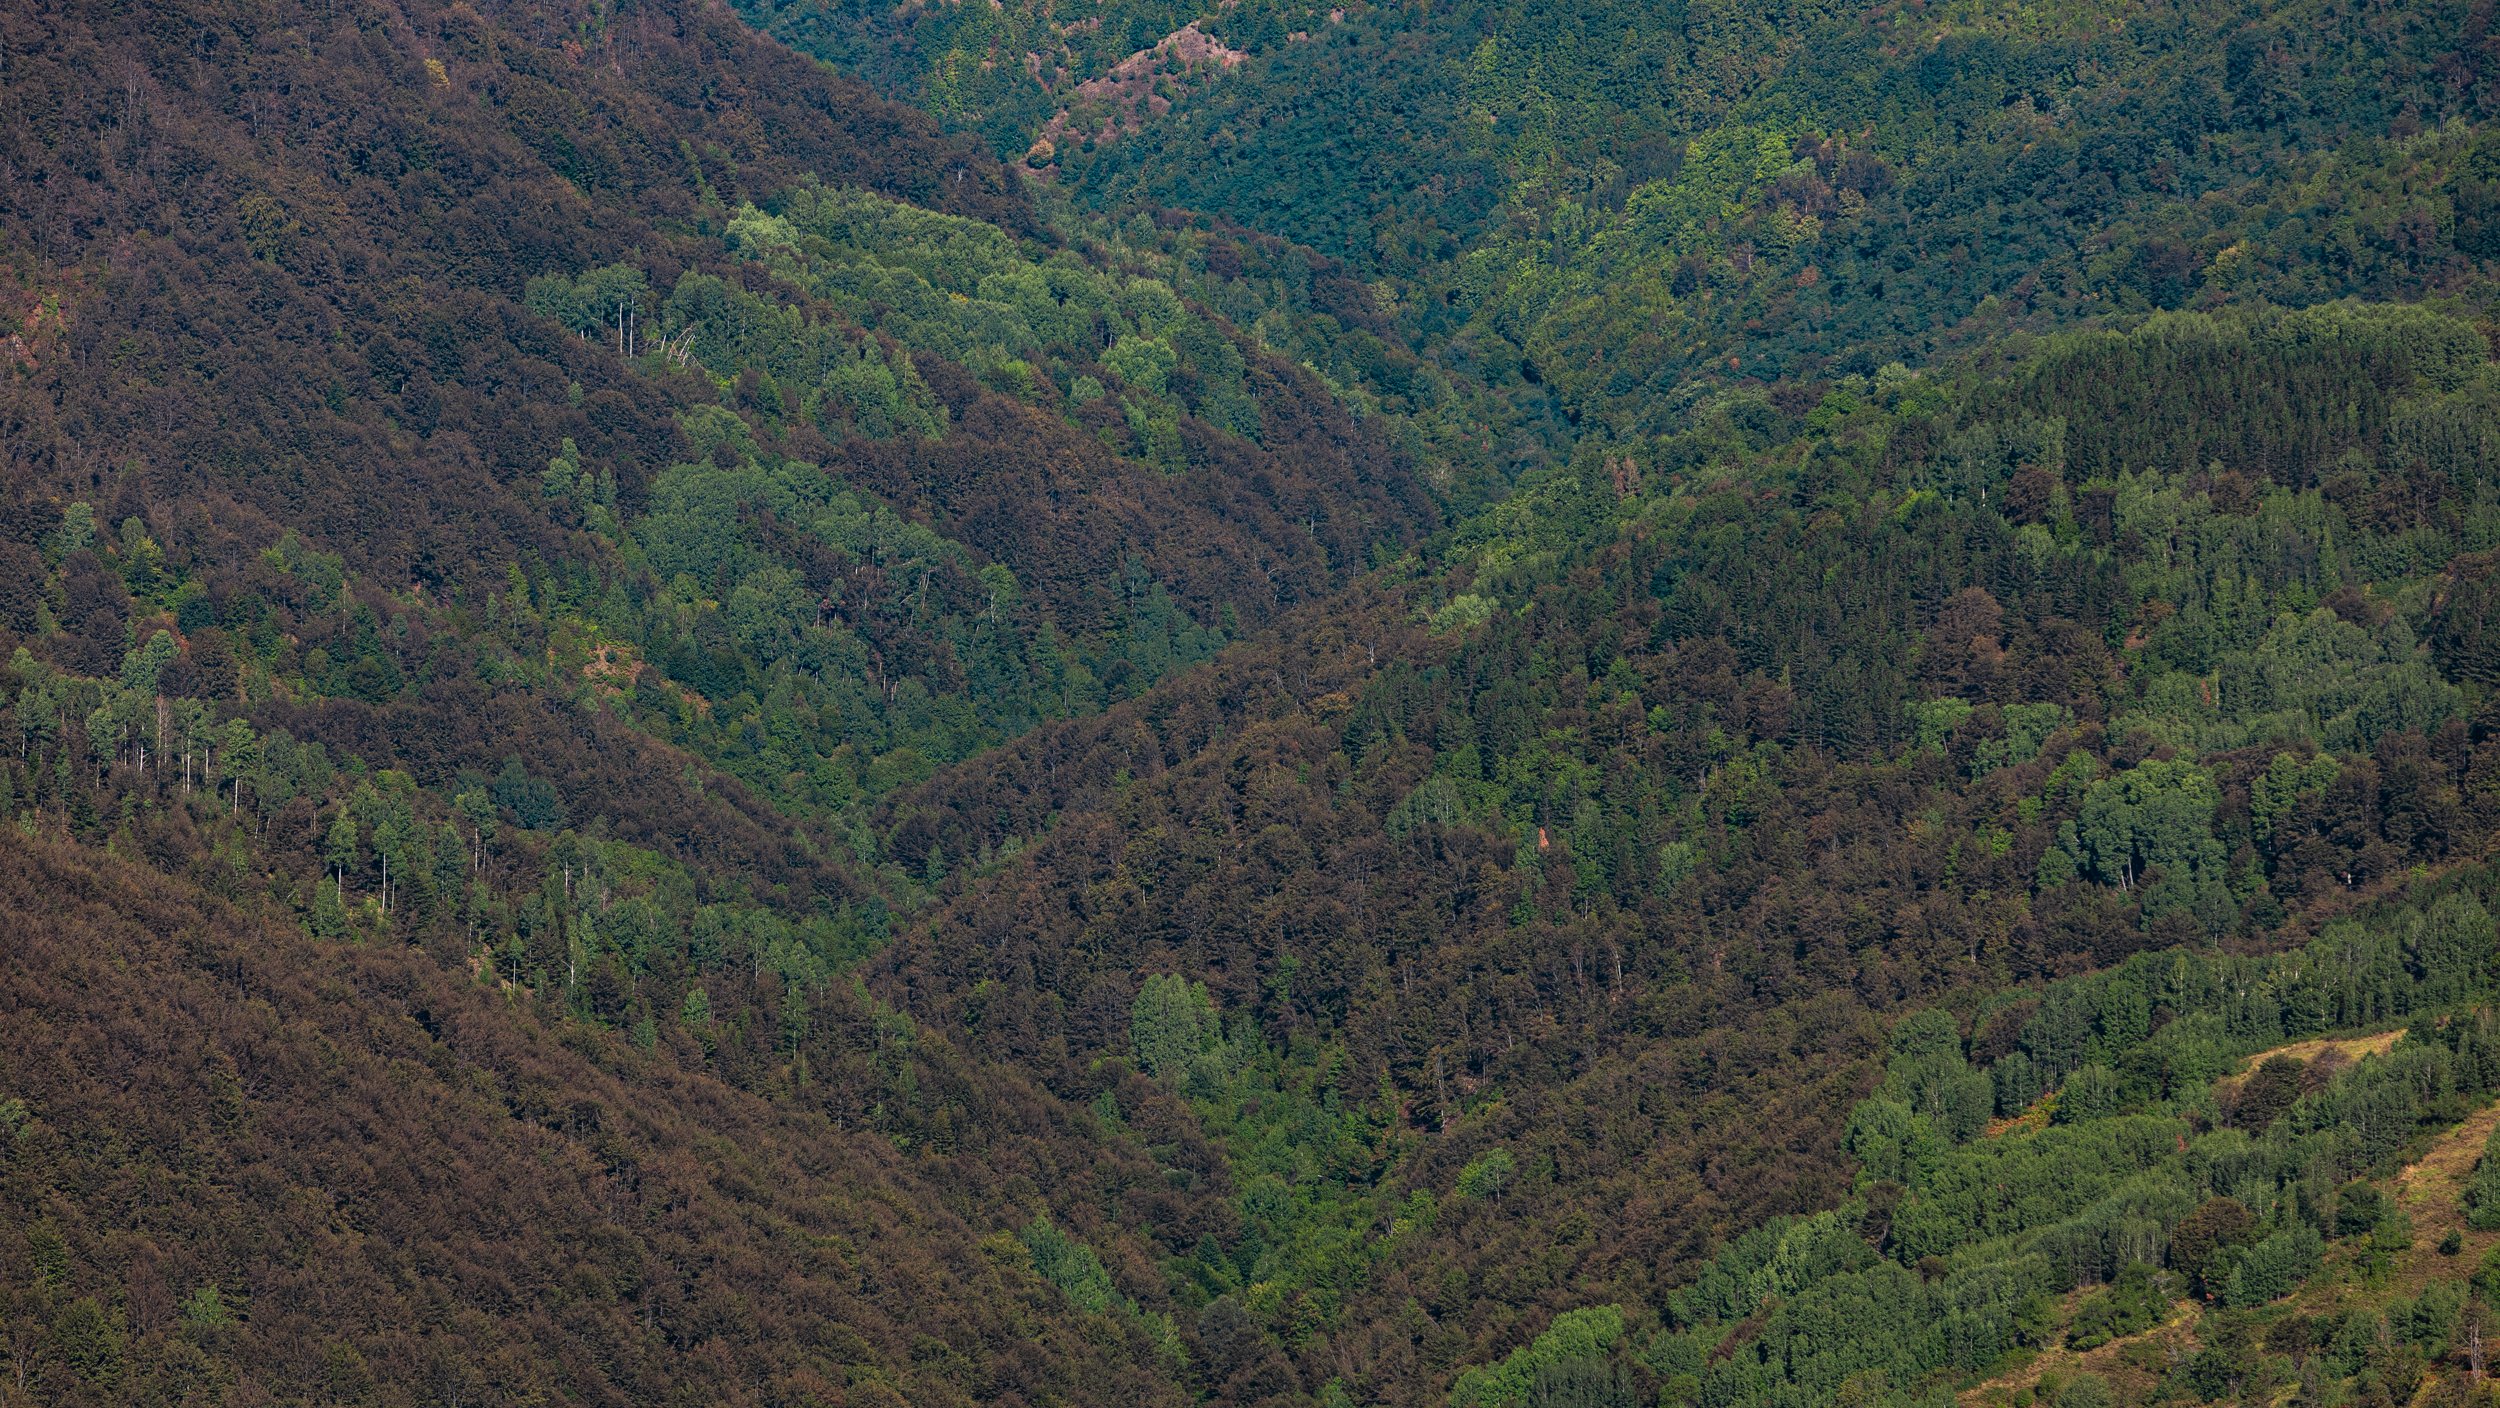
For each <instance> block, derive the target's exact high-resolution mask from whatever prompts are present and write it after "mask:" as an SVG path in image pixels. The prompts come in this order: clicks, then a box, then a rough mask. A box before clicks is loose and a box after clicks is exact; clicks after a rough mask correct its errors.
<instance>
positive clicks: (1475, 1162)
mask: <svg viewBox="0 0 2500 1408" xmlns="http://www.w3.org/2000/svg"><path fill="white" fill-rule="evenodd" d="M1517 1174H1518V1165H1517V1163H1516V1162H1515V1161H1514V1160H1512V1158H1511V1156H1510V1151H1509V1150H1508V1149H1488V1150H1486V1151H1485V1152H1484V1153H1481V1154H1478V1155H1477V1156H1476V1157H1474V1158H1473V1159H1470V1160H1468V1162H1467V1166H1466V1167H1465V1168H1462V1169H1460V1170H1459V1171H1458V1184H1457V1187H1458V1196H1460V1197H1462V1198H1469V1199H1474V1200H1476V1201H1479V1202H1483V1201H1489V1200H1492V1199H1495V1198H1499V1197H1501V1196H1502V1194H1503V1192H1504V1191H1505V1190H1507V1189H1508V1188H1509V1187H1510V1183H1511V1179H1512V1178H1514V1177H1516V1176H1517Z"/></svg>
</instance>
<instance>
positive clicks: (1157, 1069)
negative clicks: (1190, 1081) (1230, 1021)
mask: <svg viewBox="0 0 2500 1408" xmlns="http://www.w3.org/2000/svg"><path fill="white" fill-rule="evenodd" d="M1218 1040H1220V1029H1219V1027H1218V1025H1217V1022H1216V1016H1215V1003H1214V1002H1213V1000H1212V999H1210V998H1209V997H1208V996H1207V988H1206V984H1204V983H1193V982H1191V981H1189V980H1188V979H1186V978H1183V977H1181V976H1180V975H1179V974H1177V973H1157V974H1152V975H1150V976H1148V977H1147V979H1146V981H1145V984H1144V986H1142V987H1140V988H1139V989H1138V992H1137V1000H1136V1002H1135V1003H1134V1004H1133V1005H1132V1006H1131V1007H1130V1009H1129V1045H1130V1048H1131V1049H1132V1050H1134V1051H1135V1052H1136V1053H1137V1060H1138V1063H1139V1064H1140V1065H1143V1066H1144V1067H1145V1068H1146V1069H1147V1070H1148V1071H1150V1072H1152V1073H1153V1074H1154V1075H1155V1076H1156V1078H1158V1079H1162V1080H1173V1079H1178V1078H1179V1077H1180V1076H1181V1075H1182V1074H1184V1073H1185V1072H1187V1071H1188V1069H1189V1067H1190V1066H1191V1064H1192V1063H1194V1062H1195V1061H1197V1060H1198V1058H1199V1057H1200V1056H1202V1055H1204V1054H1206V1052H1207V1051H1208V1050H1209V1049H1210V1048H1211V1047H1213V1046H1214V1045H1215V1044H1216V1043H1217V1041H1218Z"/></svg>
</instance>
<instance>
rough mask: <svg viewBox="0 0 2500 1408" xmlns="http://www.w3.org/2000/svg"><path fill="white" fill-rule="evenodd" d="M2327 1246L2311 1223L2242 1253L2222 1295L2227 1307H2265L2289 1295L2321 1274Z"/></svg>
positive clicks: (2284, 1230)
mask: <svg viewBox="0 0 2500 1408" xmlns="http://www.w3.org/2000/svg"><path fill="white" fill-rule="evenodd" d="M2325 1255H2326V1243H2325V1241H2324V1239H2322V1238H2321V1237H2319V1235H2318V1232H2317V1229H2316V1228H2314V1227H2311V1226H2309V1225H2308V1224H2307V1223H2294V1224H2293V1225H2291V1226H2289V1227H2286V1228H2284V1229H2283V1230H2281V1231H2279V1232H2276V1233H2275V1234H2274V1235H2273V1236H2271V1237H2268V1238H2266V1239H2265V1240H2264V1241H2262V1242H2259V1243H2257V1244H2255V1245H2254V1246H2251V1247H2248V1248H2246V1249H2245V1250H2243V1251H2242V1252H2240V1254H2239V1257H2238V1261H2237V1263H2236V1264H2235V1265H2234V1266H2233V1267H2232V1269H2231V1275H2230V1278H2229V1280H2228V1281H2227V1282H2226V1283H2225V1285H2224V1287H2223V1291H2222V1301H2223V1304H2225V1305H2263V1304H2265V1303H2266V1302H2267V1301H2270V1300H2276V1299H2279V1298H2281V1297H2283V1296H2286V1295H2289V1294H2290V1293H2291V1292H2292V1290H2293V1288H2294V1287H2296V1286H2298V1285H2299V1284H2300V1283H2301V1282H2303V1281H2306V1280H2308V1279H2309V1278H2310V1277H2311V1276H2313V1275H2315V1274H2316V1273H2317V1270H2318V1263H2319V1261H2320V1260H2321V1259H2322V1258H2323V1257H2324V1256H2325Z"/></svg>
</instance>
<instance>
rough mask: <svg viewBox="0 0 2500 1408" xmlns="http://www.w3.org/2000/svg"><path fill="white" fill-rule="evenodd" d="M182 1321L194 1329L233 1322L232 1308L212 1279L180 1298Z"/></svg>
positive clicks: (215, 1326) (207, 1328)
mask: <svg viewBox="0 0 2500 1408" xmlns="http://www.w3.org/2000/svg"><path fill="white" fill-rule="evenodd" d="M180 1309H181V1314H182V1323H183V1324H185V1325H188V1326H191V1327H193V1328H195V1329H203V1330H211V1329H216V1328H218V1327H220V1326H224V1325H230V1324H232V1323H234V1308H233V1307H232V1306H229V1305H228V1304H227V1303H226V1298H225V1296H224V1295H223V1294H222V1293H220V1292H219V1291H218V1289H217V1283H216V1282H214V1281H209V1282H204V1283H202V1285H201V1286H200V1288H199V1289H198V1290H195V1291H193V1292H192V1293H191V1294H189V1295H187V1296H184V1297H183V1298H182V1305H181V1307H180Z"/></svg>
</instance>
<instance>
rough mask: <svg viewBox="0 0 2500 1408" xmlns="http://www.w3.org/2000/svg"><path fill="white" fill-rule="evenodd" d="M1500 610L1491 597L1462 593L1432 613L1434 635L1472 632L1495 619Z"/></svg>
mask: <svg viewBox="0 0 2500 1408" xmlns="http://www.w3.org/2000/svg"><path fill="white" fill-rule="evenodd" d="M1499 609H1500V608H1499V607H1498V606H1497V605H1496V604H1495V603H1494V601H1493V599H1492V598H1490V597H1485V596H1479V595H1477V594H1476V593H1474V592H1461V593H1459V594H1458V595H1457V596H1454V597H1451V598H1450V599H1449V601H1448V603H1447V604H1445V605H1443V606H1442V607H1441V608H1440V609H1439V610H1437V611H1435V612H1433V613H1432V633H1433V634H1434V635H1448V634H1450V633H1451V632H1453V631H1470V630H1474V629H1475V628H1476V627H1478V626H1481V625H1483V624H1484V623H1485V622H1487V621H1490V620H1492V619H1493V613H1494V612H1495V611H1496V610H1499Z"/></svg>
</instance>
